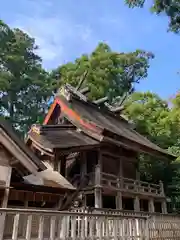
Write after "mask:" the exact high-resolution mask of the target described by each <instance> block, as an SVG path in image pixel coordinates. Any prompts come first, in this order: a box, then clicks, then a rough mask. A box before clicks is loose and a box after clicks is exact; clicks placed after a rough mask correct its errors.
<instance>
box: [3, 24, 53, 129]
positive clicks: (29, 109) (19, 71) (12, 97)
mask: <svg viewBox="0 0 180 240" xmlns="http://www.w3.org/2000/svg"><path fill="white" fill-rule="evenodd" d="M36 50H37V46H36V45H35V40H34V39H33V38H30V37H29V36H28V35H27V34H26V33H24V32H22V31H21V30H20V29H11V28H10V27H9V26H8V25H6V24H5V23H4V22H3V21H0V115H1V116H5V117H6V118H8V119H9V120H10V121H11V123H12V124H13V126H14V127H15V128H17V129H19V131H21V132H26V131H27V128H28V127H29V126H30V125H31V124H32V123H34V122H36V120H37V118H38V115H40V114H42V113H43V111H44V100H45V98H46V96H47V94H48V89H49V86H48V85H49V82H48V80H49V79H48V74H47V73H46V72H45V70H44V69H43V68H42V66H41V58H40V57H39V56H38V55H37V54H36Z"/></svg>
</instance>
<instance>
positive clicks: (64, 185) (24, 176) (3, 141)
mask: <svg viewBox="0 0 180 240" xmlns="http://www.w3.org/2000/svg"><path fill="white" fill-rule="evenodd" d="M74 192H75V188H74V187H73V186H72V185H71V184H70V183H69V182H68V181H67V180H66V179H65V178H64V177H63V176H61V175H60V173H58V172H56V171H53V170H52V169H51V168H49V167H48V166H47V165H45V164H44V163H43V162H42V161H40V159H38V157H36V155H35V154H34V153H33V152H32V151H31V150H30V149H29V148H28V147H27V146H26V145H25V143H24V142H23V141H21V140H20V139H19V137H18V136H17V134H16V133H15V132H14V131H13V129H12V128H11V126H10V125H8V124H7V122H5V121H2V120H1V121H0V203H1V207H2V208H7V207H16V208H17V207H19V208H29V207H31V208H45V209H49V208H54V209H58V210H59V209H61V207H62V204H64V202H63V201H65V202H66V200H67V199H66V196H73V194H74Z"/></svg>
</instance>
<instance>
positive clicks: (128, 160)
mask: <svg viewBox="0 0 180 240" xmlns="http://www.w3.org/2000/svg"><path fill="white" fill-rule="evenodd" d="M86 91H88V89H87V88H86V89H82V90H78V89H77V88H73V87H72V86H70V85H68V84H67V85H65V86H63V87H62V88H61V89H60V90H59V92H58V93H57V94H56V97H55V99H54V102H53V103H52V105H51V107H50V109H49V112H48V114H47V116H46V117H45V119H44V122H43V124H42V125H33V126H32V128H31V129H30V131H29V133H28V137H27V139H26V145H27V146H29V147H30V148H31V149H32V151H33V152H34V153H35V154H36V156H37V157H38V158H39V159H40V160H41V161H42V163H43V164H44V165H49V166H51V168H52V169H53V170H54V171H58V172H59V173H60V174H61V175H62V176H63V177H65V178H66V179H67V180H68V181H69V182H71V183H72V185H73V186H75V187H76V188H77V189H78V194H77V195H76V197H77V199H78V204H79V206H85V207H95V208H111V209H119V210H122V209H126V210H133V211H149V212H154V211H157V212H162V213H166V211H167V210H166V196H165V194H164V190H163V184H162V182H160V183H157V184H150V183H147V182H142V181H140V177H139V172H138V154H139V153H146V154H149V155H154V156H156V157H158V158H160V159H168V158H174V156H172V155H170V154H169V153H168V152H166V151H165V150H163V149H161V148H160V147H158V146H157V145H155V144H153V143H152V142H150V141H149V140H148V139H146V138H145V137H143V136H142V135H140V134H139V133H138V132H136V131H135V130H134V129H133V126H132V125H131V124H130V123H129V122H128V121H127V120H125V119H124V118H123V117H121V116H120V114H119V111H118V110H117V109H113V108H112V107H111V106H109V105H108V104H104V102H105V101H106V98H105V99H101V100H97V101H94V102H90V101H89V100H88V99H87V97H86V95H85V94H84V93H85V92H86Z"/></svg>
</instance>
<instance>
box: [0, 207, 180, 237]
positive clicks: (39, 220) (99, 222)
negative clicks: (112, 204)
mask: <svg viewBox="0 0 180 240" xmlns="http://www.w3.org/2000/svg"><path fill="white" fill-rule="evenodd" d="M0 213H1V214H2V213H5V215H6V219H5V221H4V222H5V229H4V232H3V239H13V240H14V239H22V240H25V239H28V240H30V239H37V238H38V239H43V240H44V239H51V240H54V239H65V240H66V239H79V240H85V239H122V240H125V239H134V240H141V239H148V240H155V239H158V240H164V239H171V240H177V239H180V228H179V225H180V216H177V215H176V216H174V215H167V214H146V213H140V212H134V213H133V212H128V211H103V210H101V209H94V210H92V211H91V212H89V211H88V210H86V209H85V210H83V209H82V210H78V209H77V210H72V211H66V212H65V211H62V212H59V211H49V210H34V209H6V208H5V209H4V208H3V209H0ZM24 222H25V223H26V224H25V225H24ZM24 226H25V229H26V231H25V234H23V232H24V231H23V227H24Z"/></svg>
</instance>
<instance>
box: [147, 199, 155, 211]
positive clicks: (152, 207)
mask: <svg viewBox="0 0 180 240" xmlns="http://www.w3.org/2000/svg"><path fill="white" fill-rule="evenodd" d="M148 205H149V212H151V213H153V212H154V199H153V198H151V199H149V204H148Z"/></svg>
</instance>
